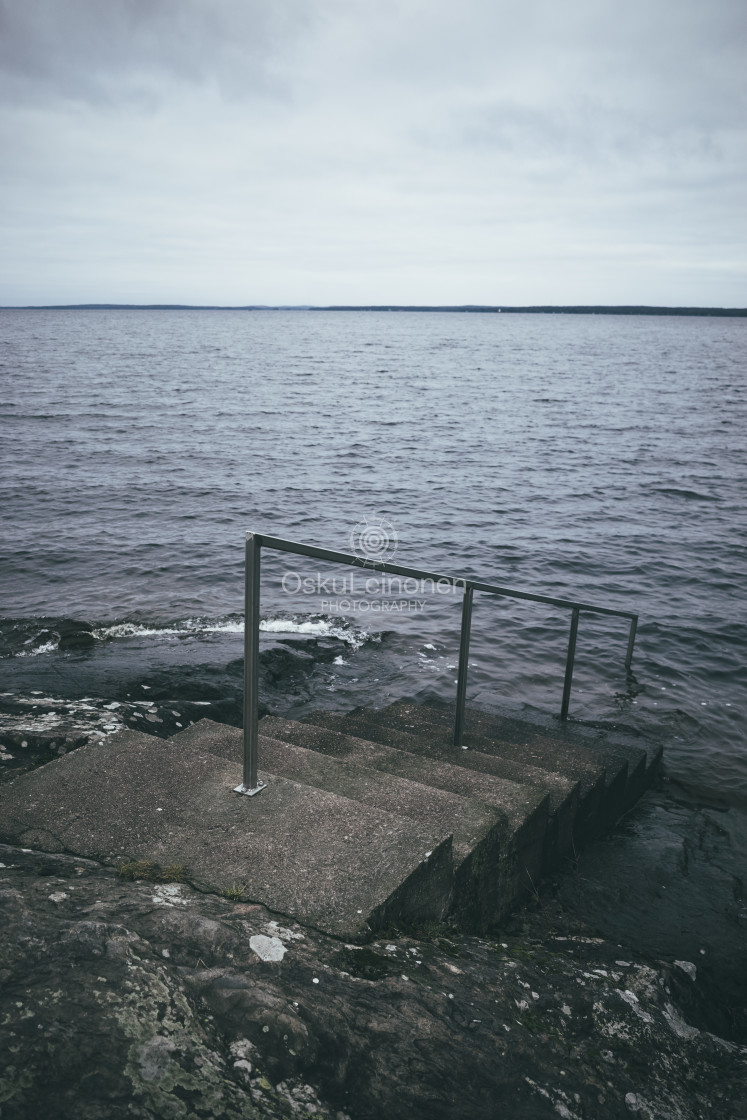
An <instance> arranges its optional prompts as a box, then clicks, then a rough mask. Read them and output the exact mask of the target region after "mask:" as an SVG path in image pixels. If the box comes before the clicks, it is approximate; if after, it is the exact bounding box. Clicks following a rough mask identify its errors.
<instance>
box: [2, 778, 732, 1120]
mask: <svg viewBox="0 0 747 1120" xmlns="http://www.w3.org/2000/svg"><path fill="white" fill-rule="evenodd" d="M677 811H680V812H688V813H690V814H691V818H690V825H691V828H692V827H694V826H696V825H697V824H698V821H699V824H700V833H701V835H700V839H698V835H697V829H696V831H695V833H694V834H693V843H692V845H691V848H692V850H691V851H690V852H689V855H688V857H687V858H688V860H689V872H688V873H687V875H686V878H688V879H689V881H690V884H691V887H692V891H693V894H692V903H691V912H688V909H687V906H686V907H685V910H684V911H682V910H680V909H677V908H676V904H675V909H670V910H669V911H665V910H662V911H661V912H660V913H659V914H658V915H657V913H656V912H652V913H651V920H650V922H649V925H648V929H646V930H642V929H641V928H640V910H641V908H642V907H643V908H644V909H646V908H648V909H651V907H652V898H653V894H652V890H653V887H652V883H653V882H654V880H655V879H656V875H653V878H651V876H649V881H646V879H645V877H644V878H641V875H640V872H641V868H640V866H638V867H636V866H635V859H633V861H632V862H633V866H632V874H634V875H637V876H638V880H639V883H638V892H637V895H636V896H635V897H633V896H631V897H630V898H629V899H628V902H629V903H630V905H629V907H628V908H627V910H626V909H625V902H624V900H620V901H619V902H618V904H617V906H615V905H612V904H611V902H612V899H611V894H614V893H615V892H618V893H619V891H620V890H622V891H623V892H624V891H625V889H626V888H625V883H624V882H622V883H621V881H620V879H619V871H620V864H621V853H622V851H623V849H626V850H627V851H628V852H631V851H632V852H633V854H635V851H636V848H637V846H638V845H640V844H642V843H643V841H644V838H645V834H646V832H647V831H650V829H651V822H652V820H655V819H657V818H658V817H660V816H661V814H662V813H666V812H669V813H671V812H677ZM706 819H707V818H704V817H703V814H702V811H699V810H695V809H686V808H684V807H682V806H680V807H678V806H677V805H676V804H674V803H671V802H668V801H667V797H666V795H665V794H663V793H662V792H659V793H654V794H652V795H649V796H648V798H647V799H646V801H645V802H644V804H643V805H642V806H641V808H640V809H639V810H638V811H637V813H636V815H635V818H634V819H631V820H629V821H628V822H626V824H625V825H624V827H623V829H622V830H621V831H618V832H617V833H616V834H615V835H614V836H613V837H611V838H610V839H609V840H607V841H601V842H599V843H598V844H597V845H595V846H594V847H593V848H592V849H590V850H589V852H588V853H586V854H585V855H584V856H582V857H581V858H580V859H579V861H578V864H577V865H575V864H574V865H571V866H569V867H567V868H566V869H564V870H563V871H562V872H561V874H560V875H559V876H558V877H557V878H556V879H555V880H554V881H553V882H549V883H547V884H545V885H543V888H542V890H541V892H540V893H538V894H537V896H536V898H535V899H534V900H533V902H532V903H531V904H530V905H529V906H527V907H525V908H524V909H523V910H522V911H520V912H517V913H516V914H515V915H514V916H513V917H512V918H511V919H510V921H509V922H508V923H507V924H506V925H505V927H504V928H501V929H499V930H496V931H495V932H494V934H493V935H492V936H491V937H489V938H474V937H467V936H463V935H461V934H459V933H458V932H456V931H455V930H453V929H449V928H445V927H433V928H427V929H421V930H405V931H403V930H391V931H388V932H387V934H386V936H384V937H380V938H378V939H377V940H375V941H373V942H372V943H370V944H368V945H365V946H363V947H360V946H355V947H354V946H349V945H345V944H343V943H342V942H340V941H336V940H335V939H332V938H329V937H326V936H324V935H322V934H320V933H318V932H316V931H314V930H312V929H309V928H302V927H300V926H298V925H296V924H293V923H288V922H287V921H285V920H284V919H283V918H282V917H281V916H280V915H276V914H271V913H270V912H268V911H266V910H265V909H263V908H262V907H260V906H257V905H255V904H252V903H251V901H249V900H248V899H245V898H244V897H243V892H242V887H243V885H242V884H236V888H235V890H233V891H232V892H230V893H231V894H232V896H233V897H232V898H230V899H229V898H222V897H218V896H215V895H206V894H200V893H198V892H197V891H195V890H194V889H193V888H192V887H191V886H190V884H189V882H188V881H182V882H174V881H163V880H164V879H169V877H170V876H169V875H168V874H166V875H164V874H163V873H161V872H159V869H157V868H147V867H146V868H135V869H132V868H129V869H125V870H126V872H127V876H128V877H131V876H132V875H144V876H145V878H141V879H136V880H135V881H128V877H123V875H122V874H118V873H117V871H116V870H114V869H112V868H105V867H101V866H99V865H97V864H95V863H92V862H90V861H85V860H81V859H78V858H75V857H69V856H62V855H58V856H50V855H45V854H41V853H35V852H30V851H22V850H20V849H17V848H11V847H8V846H3V847H2V848H1V849H0V863H1V864H2V867H0V905H1V906H2V913H3V939H2V949H1V950H0V978H1V980H2V995H0V1036H1V1037H2V1045H3V1050H4V1053H5V1054H6V1061H5V1063H4V1067H3V1070H2V1072H1V1073H0V1102H2V1103H1V1104H0V1116H2V1117H3V1120H26V1118H30V1117H37V1116H42V1115H43V1116H48V1117H60V1118H65V1120H67V1118H68V1117H69V1118H71V1120H72V1118H73V1117H80V1116H84V1117H86V1118H87V1120H98V1118H99V1117H100V1118H101V1120H104V1118H110V1117H148V1118H150V1117H159V1118H160V1117H185V1118H187V1117H192V1116H201V1117H310V1116H315V1117H318V1118H319V1120H326V1118H329V1120H333V1118H334V1120H346V1118H350V1120H369V1118H370V1120H373V1118H374V1117H376V1118H378V1117H380V1116H387V1117H391V1118H393V1120H397V1118H403V1120H404V1118H405V1117H407V1118H408V1120H420V1118H422V1120H455V1118H462V1117H464V1118H467V1117H469V1118H470V1120H493V1118H495V1117H498V1116H504V1115H505V1116H510V1117H512V1118H517V1120H523V1118H527V1120H529V1118H538V1120H539V1118H541V1117H548V1118H549V1117H557V1116H561V1117H566V1118H573V1120H577V1118H587V1117H594V1118H597V1117H599V1118H602V1117H604V1118H607V1117H610V1118H616V1117H621V1118H622V1117H631V1116H639V1117H642V1118H647V1120H659V1118H662V1120H675V1118H676V1120H699V1118H701V1117H711V1116H713V1117H719V1118H722V1117H735V1118H737V1117H744V1116H747V1047H745V1045H744V1043H745V1041H747V1034H746V1032H745V1018H744V1010H743V1006H742V1005H741V1001H742V997H743V995H744V991H743V989H742V991H739V990H737V989H736V988H735V987H734V984H733V983H731V987H729V984H730V979H729V978H730V976H732V972H733V976H732V980H733V979H734V978H735V977H736V976H737V974H739V975H741V976H742V977H743V976H744V975H745V963H746V962H745V960H744V957H742V959H739V955H738V953H732V952H731V951H732V950H735V949H736V948H737V945H738V940H739V939H738V937H737V934H739V933H740V928H741V930H743V921H744V915H743V914H740V913H736V912H734V910H733V907H732V910H730V899H729V897H727V894H728V892H727V891H726V888H727V885H728V884H727V877H728V868H727V867H726V862H725V858H724V852H723V851H722V852H721V853H720V854H719V853H718V852H717V850H716V846H715V845H714V838H713V836H711V837H710V840H709V839H708V838H705V839H704V837H705V833H707V832H708V828H707V826H706V823H705V821H706ZM659 826H660V827H661V822H660V823H659ZM719 869H720V875H721V880H719V878H718V874H716V878H715V879H714V874H715V873H717V872H719ZM659 870H660V871H662V870H663V866H662V867H660V869H659ZM649 871H652V869H651V868H649ZM172 876H173V871H172ZM185 876H186V877H187V878H188V869H186V871H183V872H180V873H179V874H178V876H177V877H178V878H183V877H185ZM707 880H710V882H711V889H710V895H709V900H708V903H707V905H706V904H705V902H704V898H703V897H702V896H701V893H700V891H701V888H703V886H704V884H705V882H706V881H707ZM664 885H665V884H663V883H659V892H660V893H662V892H661V888H662V887H663V886H664ZM667 885H671V884H667ZM731 886H733V884H731ZM731 901H732V902H733V894H732V895H731ZM693 910H695V911H698V912H699V914H700V919H701V920H700V928H694V927H691V926H690V923H691V922H692V920H693V918H694V916H695V915H694V913H693V912H692V911H693ZM668 922H669V925H670V927H671V928H669V929H668V930H667V929H666V928H665V927H666V926H667V923H668ZM677 925H678V926H679V929H677V928H675V926H677ZM657 926H658V930H657V929H656V927H657ZM605 927H606V929H605ZM626 934H627V935H628V936H626ZM655 936H659V937H662V938H668V939H669V949H670V951H669V952H653V951H651V945H649V946H648V951H646V948H647V947H646V946H645V945H644V944H643V943H644V942H646V940H647V939H648V940H649V941H651V938H652V937H655ZM730 936H731V945H727V941H728V939H729V937H730ZM688 939H689V940H688ZM741 944H742V946H744V940H743V938H742V941H741ZM687 948H689V949H690V950H691V951H690V952H689V953H687V954H686V955H683V956H680V955H679V953H680V952H683V951H684V950H685V949H687ZM725 953H729V954H731V955H724V954H725Z"/></svg>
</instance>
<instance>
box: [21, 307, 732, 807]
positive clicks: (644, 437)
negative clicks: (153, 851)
mask: <svg viewBox="0 0 747 1120" xmlns="http://www.w3.org/2000/svg"><path fill="white" fill-rule="evenodd" d="M746 372H747V320H746V319H743V318H718V317H707V316H705V317H703V316H699V317H692V318H690V317H686V316H676V317H666V316H651V315H642V316H637V315H602V314H600V315H593V314H589V315H563V314H501V313H449V312H444V313H441V312H428V313H418V312H374V311H360V312H356V311H345V312H343V311H336V312H333V311H330V312H325V311H302V310H259V311H217V310H216V311H190V310H183V311H170V310H158V311H149V310H142V311H141V310H96V311H92V310H60V311H57V310H3V311H0V378H1V380H2V393H1V394H0V397H1V401H2V403H1V405H0V408H1V410H2V446H3V452H2V456H3V470H2V494H3V498H2V507H3V533H2V542H1V544H0V568H1V570H2V601H1V603H0V672H2V684H0V691H2V694H3V697H5V699H6V700H13V701H14V702H15V701H18V702H20V703H26V704H27V705H31V706H33V703H34V702H35V700H40V699H44V700H45V701H46V700H56V701H60V702H64V703H65V704H67V705H68V708H69V709H70V710H74V708H75V705H76V704H77V703H88V702H89V701H90V699H91V698H97V699H98V700H99V701H101V700H104V701H106V702H107V703H108V704H111V705H112V710H114V707H116V705H117V704H118V703H124V702H125V701H133V700H135V699H139V700H140V701H141V702H142V703H145V702H146V701H145V700H144V699H143V698H144V697H145V698H146V700H147V701H158V702H159V703H161V704H171V706H172V707H174V706H175V705H177V704H179V702H180V701H182V700H185V699H189V700H190V701H191V702H193V703H196V704H202V705H203V706H204V711H205V713H206V714H212V715H213V718H219V719H224V720H226V721H228V722H234V723H238V722H239V721H240V718H241V665H242V661H241V659H242V632H243V563H244V541H245V535H246V533H247V532H257V533H260V534H269V535H272V536H275V537H280V538H284V539H288V540H292V541H297V542H302V543H307V544H312V545H316V546H320V547H323V548H330V549H333V550H337V551H341V552H345V553H349V552H351V551H352V552H357V553H358V554H360V555H366V556H369V557H371V558H373V559H377V558H378V559H382V558H388V559H390V560H391V561H392V562H395V563H398V564H402V565H407V566H411V567H415V568H420V569H424V570H426V571H428V572H433V573H437V574H440V573H443V574H444V575H446V576H467V577H473V578H479V579H481V580H484V581H486V582H489V583H492V584H497V585H499V586H501V587H506V588H514V589H517V590H519V591H523V592H531V593H534V594H538V595H545V596H551V597H555V598H563V599H568V600H573V601H580V602H583V603H587V604H591V605H599V606H606V607H612V608H616V609H618V610H621V611H628V612H635V613H637V614H638V615H639V618H640V622H639V626H638V632H637V639H636V646H635V651H634V656H633V661H632V665H631V668H630V671H626V668H625V650H626V644H627V635H628V624H627V622H626V620H625V619H623V618H616V617H613V616H606V615H595V614H593V613H592V612H589V611H585V612H582V614H581V616H580V625H579V633H578V644H577V656H576V668H575V674H574V680H573V692H572V696H571V703H570V718H571V720H572V721H585V722H590V723H594V724H611V725H614V726H616V727H625V728H628V729H630V731H631V733H633V734H636V735H644V736H647V737H649V738H653V739H655V740H657V741H659V742H662V743H663V744H664V749H665V755H664V757H665V774H666V775H667V777H668V779H669V780H670V781H671V782H672V783H674V784H675V785H676V786H677V787H678V788H679V789H681V790H683V791H686V793H687V794H688V796H690V797H694V798H696V799H700V800H701V801H702V802H703V803H704V804H710V805H716V806H723V807H729V806H734V807H737V806H739V807H745V806H747V749H746V745H745V730H744V727H745V723H744V713H745V706H746V702H747V673H745V667H744V660H745V649H747V620H746V619H745V595H744V591H745V544H746V543H747V523H746V521H745V514H744V496H745V486H746V483H747V478H746V475H747V463H746V459H747V454H746V452H747V448H746V446H745V432H746V431H747V415H746V414H745V413H746V404H747V401H746V397H747V393H746V391H745V385H746V380H747V379H746V378H745V373H746ZM351 581H352V582H351ZM460 609H461V595H460V593H459V590H458V589H457V590H456V591H454V589H450V588H448V587H446V586H445V585H441V586H438V585H435V584H426V585H424V586H421V585H420V584H419V583H418V581H414V582H411V583H409V584H407V585H406V586H405V585H403V584H402V583H401V582H400V583H398V582H397V581H396V580H395V581H394V582H393V583H389V584H387V583H384V584H382V583H381V582H377V577H376V573H375V572H374V571H373V569H372V570H371V571H366V570H365V569H352V568H346V567H341V566H337V565H330V564H324V563H320V562H318V561H316V560H311V559H308V558H305V557H301V556H297V555H288V554H285V553H280V552H274V551H272V550H269V549H265V550H263V553H262V588H261V611H262V625H261V636H260V649H261V665H262V674H261V699H262V702H263V704H264V705H265V706H266V707H267V708H269V709H270V710H272V711H276V712H278V713H282V714H287V715H290V716H299V715H303V714H304V713H306V712H308V711H310V710H312V709H313V708H319V707H326V708H336V709H339V710H343V709H345V710H346V709H349V708H353V707H355V706H358V705H368V706H374V707H379V706H383V705H384V704H386V703H389V702H391V701H392V700H394V699H399V698H409V699H414V700H419V701H426V702H427V701H431V702H432V701H437V702H443V703H450V702H452V701H453V699H454V696H455V690H456V680H455V678H456V663H457V655H458V647H459V627H460ZM70 620H72V621H73V622H74V623H75V624H76V625H80V624H82V623H84V624H86V626H88V627H90V633H91V634H92V635H93V640H89V641H88V644H87V645H85V646H83V647H81V648H75V647H73V648H65V642H64V641H62V642H61V634H63V633H64V632H65V628H66V626H67V627H68V629H69V622H70ZM569 622H570V618H569V612H568V611H567V610H565V609H562V608H558V607H552V606H548V605H542V604H538V603H533V602H528V601H523V600H517V599H514V598H511V597H507V596H492V595H488V594H485V593H476V595H475V602H474V610H473V630H472V643H471V649H470V667H469V683H468V693H467V695H468V703H469V704H472V705H475V706H480V707H484V708H486V709H491V708H505V707H506V706H509V707H511V706H512V707H513V710H516V711H525V712H526V713H528V714H530V713H544V715H545V716H546V717H547V718H550V719H552V718H555V717H556V716H557V714H558V712H559V709H560V703H561V695H562V685H563V671H564V661H565V653H566V648H567V643H568V628H569ZM174 710H175V711H176V712H178V711H179V708H178V707H176V708H174Z"/></svg>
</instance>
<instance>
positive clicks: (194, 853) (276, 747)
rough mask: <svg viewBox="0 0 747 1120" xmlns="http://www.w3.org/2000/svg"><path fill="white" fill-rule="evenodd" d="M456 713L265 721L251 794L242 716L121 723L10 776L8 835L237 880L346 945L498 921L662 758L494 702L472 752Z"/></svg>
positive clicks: (478, 716) (197, 876)
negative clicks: (392, 930) (550, 726)
mask: <svg viewBox="0 0 747 1120" xmlns="http://www.w3.org/2000/svg"><path fill="white" fill-rule="evenodd" d="M451 714H452V713H451V712H450V711H449V709H446V708H435V707H434V708H424V707H419V706H417V705H413V704H402V703H400V704H395V705H391V706H390V707H389V708H385V709H383V710H382V711H372V710H369V709H358V710H356V711H354V712H349V713H346V714H342V713H334V712H317V713H313V714H312V715H310V716H308V717H307V718H306V719H305V720H304V721H303V722H295V721H292V720H285V719H280V718H279V717H275V716H267V717H265V718H264V719H263V720H261V721H260V725H259V730H260V737H259V747H260V775H261V777H262V779H263V780H264V781H265V782H266V783H267V784H266V788H265V789H264V790H263V791H262V792H261V793H260V794H259V795H258V796H256V797H253V798H247V797H240V796H238V795H236V794H235V793H234V792H233V787H234V786H236V785H238V784H239V782H240V779H241V757H242V734H241V732H240V731H239V730H238V729H237V728H233V727H229V726H226V725H224V724H217V723H213V722H212V721H210V720H201V721H200V722H199V723H197V724H195V725H193V726H191V727H189V728H187V729H186V730H184V731H182V732H180V733H179V734H178V735H175V736H174V737H173V738H171V739H167V740H164V739H157V738H155V737H152V736H150V735H147V734H143V733H141V732H137V731H123V732H119V733H117V734H115V735H112V736H110V737H109V738H108V739H107V740H104V741H103V742H101V743H96V744H88V745H86V746H83V747H81V748H79V749H78V750H75V751H72V752H70V753H69V754H67V755H65V756H63V757H62V758H60V759H58V760H56V761H54V762H51V763H49V764H47V765H46V766H42V767H40V768H39V769H37V770H34V771H31V772H29V773H26V774H23V775H22V776H20V777H19V778H17V779H16V780H15V781H14V782H11V783H9V784H7V785H5V786H3V787H0V839H2V840H5V841H8V842H10V843H16V844H21V845H23V846H25V847H29V848H39V849H42V850H46V851H52V852H55V851H57V852H62V851H64V852H70V853H73V854H75V855H78V856H82V857H88V858H92V859H97V860H102V861H104V862H108V863H113V864H116V863H118V862H120V861H122V860H131V859H137V860H150V861H153V862H155V863H159V864H161V865H162V866H167V865H169V864H182V865H184V866H185V867H187V868H188V869H189V877H190V879H191V881H193V882H194V883H195V885H196V886H198V887H199V888H200V889H203V890H207V891H214V892H218V893H221V892H223V891H225V890H226V889H229V888H236V887H238V888H240V889H241V891H242V893H243V895H244V897H245V898H246V899H248V900H253V901H256V902H261V903H263V904H264V905H265V906H267V907H269V908H270V909H271V910H274V911H276V912H277V913H279V914H282V915H286V916H288V917H293V918H297V919H298V920H299V921H302V922H304V923H306V924H308V925H311V926H315V927H316V928H318V929H320V930H323V931H325V932H327V933H330V934H333V935H335V936H337V937H341V938H344V939H346V940H359V941H360V940H365V939H366V938H367V937H368V936H370V935H371V934H372V932H376V931H377V930H381V929H383V928H385V927H386V926H387V925H395V924H396V925H399V926H402V925H405V926H406V925H408V924H422V923H423V922H428V921H440V920H443V919H444V918H447V917H450V918H451V919H453V920H455V921H456V922H457V923H458V924H459V925H460V926H461V927H462V928H464V929H467V930H470V931H472V932H484V931H485V930H487V929H489V928H490V927H491V926H494V925H495V924H496V923H498V922H500V921H501V920H502V919H503V918H504V917H505V915H506V914H507V912H508V911H509V910H510V908H511V907H512V906H513V905H514V904H515V903H516V901H517V900H518V899H520V898H521V896H522V894H524V893H526V892H527V891H529V890H532V889H534V887H535V885H536V883H537V882H538V880H539V878H540V877H541V875H542V874H543V873H544V872H546V871H547V870H549V869H552V868H553V867H554V866H556V865H557V863H558V861H559V860H560V859H562V857H563V855H564V854H565V853H566V852H567V851H568V850H569V848H570V846H571V844H572V843H573V842H576V843H577V842H579V839H580V838H584V837H588V836H590V835H593V834H596V833H598V832H601V831H603V830H604V828H607V827H610V826H611V825H612V824H613V823H614V821H615V819H616V817H617V815H619V812H620V811H622V810H623V809H624V808H625V807H626V805H627V804H628V803H629V802H630V799H631V797H633V796H637V795H638V792H640V790H641V788H642V787H643V785H645V783H646V782H647V781H648V780H650V776H651V775H652V773H653V771H654V767H655V762H654V761H652V759H651V757H650V756H648V757H647V756H646V754H645V752H642V751H640V750H638V749H636V748H635V747H632V748H631V747H629V746H628V745H627V744H625V743H623V744H622V745H621V744H619V743H615V744H613V745H610V744H608V743H606V742H603V741H599V742H597V741H596V739H595V741H594V742H593V744H591V743H589V742H586V741H584V742H579V741H577V740H574V739H571V737H570V736H565V735H563V736H556V737H553V736H552V735H549V734H545V733H542V732H540V731H538V730H537V728H533V727H531V726H530V725H524V726H523V727H520V726H514V725H510V726H509V724H506V723H500V722H498V723H497V722H496V720H495V717H492V716H488V715H486V714H485V713H469V719H468V731H467V743H468V745H469V749H456V748H454V746H453V745H452V743H451V739H450V733H451V727H450V717H451ZM516 722H517V723H518V721H516ZM497 732H501V734H505V738H501V737H498V736H497ZM488 733H490V734H488Z"/></svg>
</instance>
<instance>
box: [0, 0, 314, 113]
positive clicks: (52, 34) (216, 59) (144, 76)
mask: <svg viewBox="0 0 747 1120" xmlns="http://www.w3.org/2000/svg"><path fill="white" fill-rule="evenodd" d="M308 22H309V13H308V9H306V7H305V5H304V4H303V2H302V0H272V3H266V2H264V0H210V2H209V3H206V2H205V0H105V2H104V3H102V2H101V0H23V3H18V0H0V75H2V81H3V86H4V90H5V94H6V96H8V97H10V98H17V99H31V100H33V101H37V102H39V101H44V100H48V99H50V98H54V97H61V98H73V99H82V100H85V101H89V102H92V103H101V102H103V103H104V104H107V103H108V104H116V103H118V102H121V101H126V100H128V99H131V98H134V99H136V100H137V99H142V98H144V97H146V98H148V97H150V98H152V97H154V96H156V95H157V93H158V91H159V87H160V86H162V85H163V83H164V82H166V83H168V82H169V81H174V82H176V83H206V82H211V81H213V82H215V83H217V85H218V86H219V88H220V89H221V91H222V92H223V94H224V95H226V96H228V97H231V96H237V95H240V94H241V93H242V92H244V91H246V90H247V89H248V90H251V89H254V88H256V87H259V88H268V87H272V85H273V82H274V79H273V78H272V75H271V73H270V69H271V60H272V58H273V56H274V55H275V54H276V53H277V52H278V51H280V50H282V49H283V48H284V47H285V46H287V44H288V42H289V41H291V40H292V39H293V37H294V36H295V35H297V34H299V33H300V32H301V31H303V29H304V28H305V27H306V26H307V24H308Z"/></svg>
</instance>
